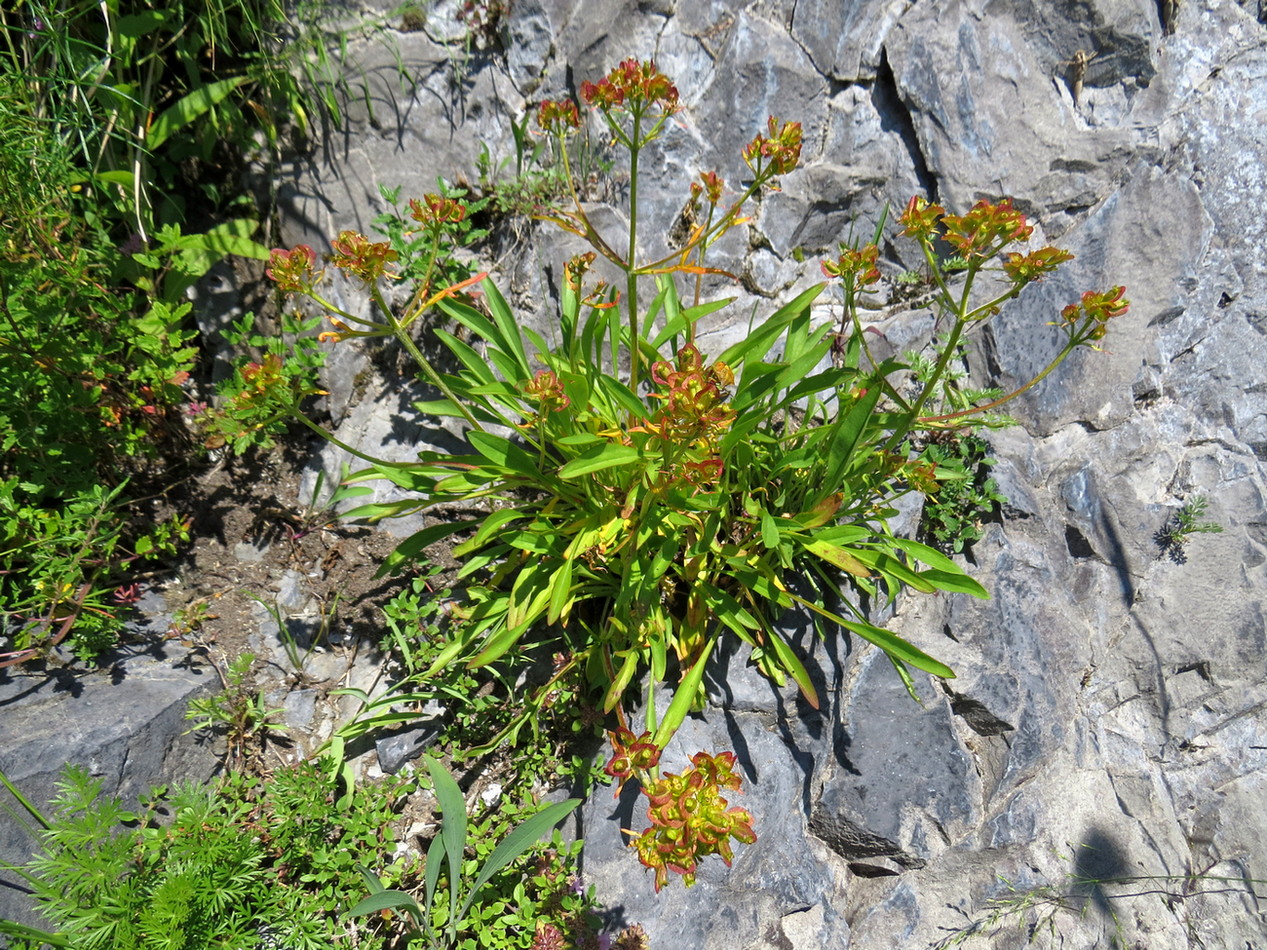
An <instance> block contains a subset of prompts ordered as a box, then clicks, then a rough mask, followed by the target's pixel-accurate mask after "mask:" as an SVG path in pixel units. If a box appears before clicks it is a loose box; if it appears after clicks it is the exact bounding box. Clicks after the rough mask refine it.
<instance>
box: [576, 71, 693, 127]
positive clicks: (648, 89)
mask: <svg viewBox="0 0 1267 950" xmlns="http://www.w3.org/2000/svg"><path fill="white" fill-rule="evenodd" d="M581 98H582V99H584V100H585V101H586V102H587V103H589V104H590V105H592V106H594V107H595V108H597V109H601V110H602V111H604V112H611V111H612V110H614V109H620V108H628V109H629V110H631V111H635V112H642V111H643V110H645V109H647V108H649V107H651V106H659V107H660V109H661V110H662V111H663V112H664V113H665V114H667V115H671V114H673V113H674V112H677V111H678V109H679V108H681V107H680V105H679V104H678V91H677V86H675V85H673V83H672V81H670V79H669V77H668V76H666V75H664V73H662V72H660V71H659V70H658V69H656V65H655V62H653V61H652V60H647V61H646V62H644V63H640V62H638V61H637V60H636V59H627V60H625V61H624V62H623V63H620V64H619V65H618V66H616V67H615V68H614V69H612V71H611V72H609V73H608V74H607V75H606V76H605V77H604V78H602V79H600V80H599V81H598V82H596V83H593V82H584V83H582V84H581Z"/></svg>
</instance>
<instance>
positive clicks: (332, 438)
mask: <svg viewBox="0 0 1267 950" xmlns="http://www.w3.org/2000/svg"><path fill="white" fill-rule="evenodd" d="M290 414H291V417H292V418H294V419H297V420H298V421H299V422H301V423H303V424H304V425H306V426H307V427H308V428H309V429H311V430H312V431H313V432H315V433H316V434H317V435H319V436H321V438H323V439H325V440H326V441H327V442H329V443H330V444H331V445H333V446H334V447H335V448H339V449H342V450H343V451H344V452H347V453H348V455H351V456H353V457H355V458H359V459H360V460H361V461H362V462H369V463H370V464H371V465H377V466H380V467H387V468H413V467H414V466H416V465H417V464H418V463H417V462H388V461H386V460H384V459H380V458H375V457H374V456H373V455H368V454H366V453H365V452H362V451H361V450H360V449H354V448H352V446H350V445H348V444H347V443H346V442H344V441H343V440H342V439H340V438H339V437H338V436H336V435H335V434H334V433H333V432H331V431H329V430H328V429H325V428H323V427H322V426H319V425H317V424H316V423H315V422H313V421H312V420H311V419H309V418H308V417H307V416H305V415H304V414H303V413H302V412H300V411H299V410H298V409H292V410H291V413H290Z"/></svg>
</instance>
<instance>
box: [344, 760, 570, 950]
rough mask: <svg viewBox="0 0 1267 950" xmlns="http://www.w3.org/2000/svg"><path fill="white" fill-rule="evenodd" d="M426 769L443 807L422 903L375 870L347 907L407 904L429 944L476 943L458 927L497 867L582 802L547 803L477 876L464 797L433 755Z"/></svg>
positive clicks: (357, 910)
mask: <svg viewBox="0 0 1267 950" xmlns="http://www.w3.org/2000/svg"><path fill="white" fill-rule="evenodd" d="M427 769H428V771H429V772H430V775H431V781H432V787H433V788H434V790H435V795H436V799H437V800H438V802H439V804H440V809H441V825H440V832H439V834H437V835H436V836H435V837H434V838H432V839H431V846H430V847H429V848H428V850H427V861H426V868H425V881H424V891H423V903H421V904H420V903H418V901H417V900H416V899H415V898H414V896H413V895H412V894H410V893H408V892H406V891H399V890H393V889H390V888H387V887H386V886H385V885H384V884H383V882H382V881H381V880H380V879H379V878H378V876H377V875H375V874H373V873H371V872H370V871H368V870H365V871H363V874H364V877H365V883H366V885H367V886H368V887H369V890H370V895H369V896H368V897H366V898H365V899H364V900H362V901H361V902H360V903H358V904H357V905H356V906H355V907H353V908H352V909H351V910H349V911H348V912H347V913H348V916H351V917H360V916H366V915H369V914H373V913H375V912H377V911H383V910H393V909H397V908H400V909H403V910H404V911H405V912H406V913H407V914H408V915H409V917H410V919H411V920H412V922H413V924H414V926H415V927H416V928H417V929H418V930H419V931H421V933H422V935H423V939H424V940H425V941H426V942H427V946H429V947H438V948H445V947H463V948H465V947H467V946H468V943H469V946H470V947H472V948H474V947H475V946H476V944H475V943H474V941H469V942H465V941H464V942H462V943H459V942H458V936H459V928H460V926H461V925H462V923H463V922H464V921H465V920H466V918H467V914H468V912H469V911H470V910H471V907H472V905H473V904H474V903H475V902H476V900H477V899H478V898H479V897H480V894H481V892H482V891H483V889H484V888H485V887H486V886H487V885H488V884H489V882H490V881H491V880H492V879H493V876H494V875H496V874H497V873H498V872H499V871H501V870H502V869H503V868H505V867H506V866H507V865H509V864H510V863H511V862H512V861H514V860H515V859H516V858H518V857H520V856H521V855H523V854H524V853H525V852H526V851H528V850H529V849H530V848H531V847H532V846H533V845H534V844H536V842H537V841H538V840H539V839H540V838H541V836H542V835H543V834H545V833H546V832H547V831H549V830H550V829H551V828H553V827H554V826H555V825H557V824H558V823H559V822H560V821H562V820H563V819H564V818H565V817H567V816H568V815H569V814H571V812H572V811H573V810H574V809H575V808H576V806H578V805H579V804H581V800H580V799H577V798H574V799H569V800H568V801H566V802H558V803H556V804H553V805H549V806H547V807H545V808H544V809H542V810H541V811H539V812H538V813H537V814H535V815H533V816H532V817H531V818H529V819H528V820H527V821H525V822H524V823H523V824H521V825H520V826H519V827H517V828H515V829H514V830H513V831H511V832H510V833H509V834H508V835H506V837H505V838H503V839H502V840H501V842H500V843H499V844H498V845H497V847H495V848H494V849H493V851H492V852H491V853H490V854H489V855H488V856H487V858H486V859H485V861H484V863H483V865H482V866H480V867H478V868H475V869H473V870H474V871H475V873H474V879H473V880H471V879H469V877H468V875H466V874H464V867H463V857H462V856H463V852H464V851H465V849H466V847H467V844H468V816H467V810H466V799H465V798H463V797H462V790H461V789H460V788H459V787H458V784H457V782H456V781H454V779H453V776H452V775H450V774H449V772H448V771H447V770H446V769H445V768H444V766H442V765H441V764H440V763H439V762H438V761H436V760H435V759H433V758H431V757H428V758H427ZM446 868H447V890H448V898H449V900H448V903H447V906H446V905H445V904H444V903H443V902H441V903H439V904H437V903H436V902H435V896H436V893H437V891H436V886H437V884H438V882H439V880H440V874H441V871H442V870H444V869H446Z"/></svg>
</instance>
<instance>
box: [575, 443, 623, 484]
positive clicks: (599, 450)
mask: <svg viewBox="0 0 1267 950" xmlns="http://www.w3.org/2000/svg"><path fill="white" fill-rule="evenodd" d="M637 459H638V450H637V449H635V448H633V447H632V446H629V445H617V444H616V443H614V442H609V443H607V444H606V445H602V446H598V447H596V448H593V449H590V450H589V451H588V452H584V453H582V454H581V455H579V456H577V457H576V458H574V459H573V460H572V461H570V462H568V463H567V464H566V465H564V466H563V467H562V468H561V469H559V477H561V478H576V477H578V476H580V475H588V474H590V473H591V472H599V471H602V470H603V469H607V468H614V467H616V466H617V465H628V464H629V463H630V462H634V461H636V460H637Z"/></svg>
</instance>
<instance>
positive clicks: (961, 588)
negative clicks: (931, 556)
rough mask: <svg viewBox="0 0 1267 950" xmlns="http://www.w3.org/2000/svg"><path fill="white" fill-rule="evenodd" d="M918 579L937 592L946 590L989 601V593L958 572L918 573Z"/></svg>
mask: <svg viewBox="0 0 1267 950" xmlns="http://www.w3.org/2000/svg"><path fill="white" fill-rule="evenodd" d="M919 577H920V578H921V579H922V580H924V581H925V582H927V583H929V584H932V585H933V586H934V587H936V588H938V589H939V590H946V591H950V592H952V593H955V594H971V595H972V596H973V597H979V598H981V599H982V600H989V599H990V592H989V591H987V590H986V589H985V588H984V587H982V586H981V585H980V584H978V583H977V582H976V581H974V580H973V579H972V578H971V577H968V576H967V575H966V574H963V573H961V572H959V571H956V572H955V573H953V574H952V573H950V572H948V571H937V570H927V571H920V572H919Z"/></svg>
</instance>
